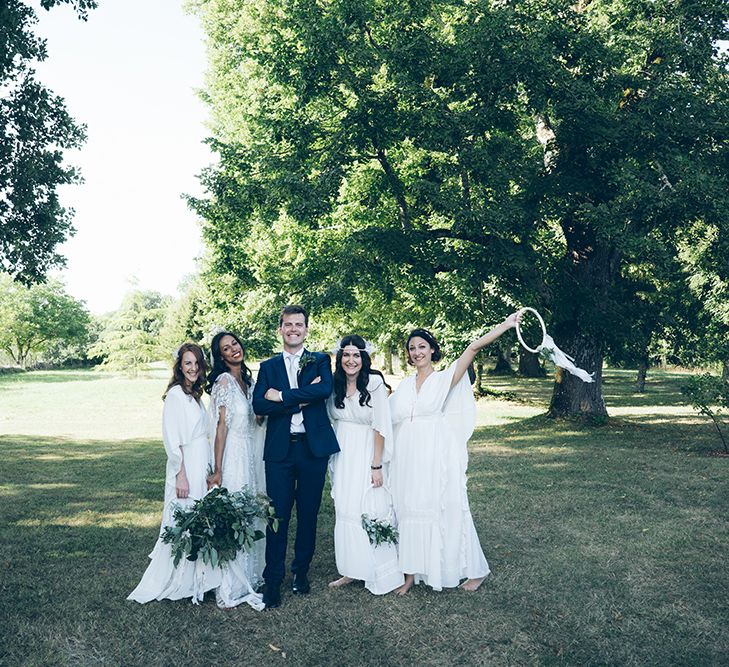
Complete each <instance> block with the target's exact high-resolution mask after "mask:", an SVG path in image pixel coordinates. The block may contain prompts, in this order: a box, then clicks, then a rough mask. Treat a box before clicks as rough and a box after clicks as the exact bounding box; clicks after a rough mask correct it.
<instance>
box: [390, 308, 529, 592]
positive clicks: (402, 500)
mask: <svg viewBox="0 0 729 667" xmlns="http://www.w3.org/2000/svg"><path fill="white" fill-rule="evenodd" d="M520 317H521V316H520V314H518V313H513V314H512V315H510V316H509V317H508V318H507V319H506V320H505V321H504V322H502V323H501V324H499V325H498V326H496V327H495V328H494V329H492V330H491V331H489V332H488V333H487V334H486V335H485V336H482V337H481V338H479V339H478V340H476V341H474V342H473V343H471V344H470V345H469V346H468V347H467V348H466V349H465V351H464V352H463V354H461V356H460V357H459V358H458V359H457V360H456V361H455V362H454V363H453V364H451V365H450V366H449V367H448V368H447V369H445V370H442V371H436V370H435V369H434V368H433V363H435V362H437V361H440V359H441V351H440V346H439V345H438V342H437V341H436V340H435V338H434V337H433V335H432V334H431V333H430V332H429V331H427V330H425V329H415V330H414V331H412V332H411V334H410V336H409V337H408V340H407V343H406V345H405V349H406V351H407V354H408V363H409V364H411V365H413V366H415V369H416V374H415V375H412V376H410V377H408V378H405V380H403V381H402V382H401V383H400V385H399V386H398V388H397V390H396V391H395V393H394V394H393V395H392V396H391V398H390V408H391V410H392V420H393V424H394V426H395V447H394V453H393V459H392V466H391V467H392V470H391V480H392V489H393V493H394V498H395V511H396V514H397V519H398V530H399V531H400V542H399V555H400V567H401V569H402V571H403V572H404V573H405V583H404V584H403V585H402V586H401V587H400V588H399V589H398V591H397V592H398V594H399V595H404V594H405V593H407V592H408V591H409V590H410V588H411V587H412V585H413V584H414V583H418V582H420V581H423V582H424V583H425V584H427V585H428V586H430V587H432V588H433V589H434V590H437V591H439V590H441V589H442V588H452V587H455V586H458V585H459V584H460V586H461V588H463V589H465V590H469V591H475V590H477V589H478V587H479V586H480V585H481V583H482V582H483V580H484V579H485V578H486V576H487V575H488V574H489V571H490V570H489V566H488V563H487V562H486V558H485V556H484V554H483V550H482V549H481V545H480V543H479V540H478V535H477V534H476V528H475V526H474V524H473V518H472V517H471V510H470V508H469V505H468V493H467V490H466V468H467V466H468V450H467V443H468V439H469V438H470V437H471V434H472V433H473V429H474V427H475V424H476V404H475V400H474V397H473V391H472V388H471V384H470V382H469V380H468V377H467V374H466V371H467V370H468V367H469V366H470V364H471V363H472V362H473V359H474V358H475V356H476V354H477V353H478V352H479V350H481V349H482V348H484V347H485V346H486V345H488V344H489V343H491V342H493V341H494V340H496V339H497V338H498V337H499V336H501V334H503V333H504V332H506V331H508V330H509V329H511V328H512V327H514V326H516V323H517V321H518V320H519V319H520ZM464 579H465V581H463V580H464ZM462 581H463V583H461V582H462Z"/></svg>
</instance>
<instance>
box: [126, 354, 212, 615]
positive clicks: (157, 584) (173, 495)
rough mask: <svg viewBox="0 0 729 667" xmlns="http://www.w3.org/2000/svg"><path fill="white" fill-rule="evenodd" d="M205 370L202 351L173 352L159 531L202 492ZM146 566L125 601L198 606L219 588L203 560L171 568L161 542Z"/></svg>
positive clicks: (205, 448)
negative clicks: (177, 508) (183, 600)
mask: <svg viewBox="0 0 729 667" xmlns="http://www.w3.org/2000/svg"><path fill="white" fill-rule="evenodd" d="M206 372H207V366H206V364H205V357H204V355H203V351H202V350H201V349H200V347H199V346H197V345H194V344H193V343H185V344H184V345H183V346H182V347H180V349H179V350H178V351H177V354H176V358H175V364H174V366H173V369H172V379H171V380H170V382H169V384H168V385H167V389H166V391H165V393H164V395H163V396H162V398H163V399H164V408H163V411H162V439H163V441H164V446H165V451H166V452H167V473H166V476H165V497H164V509H163V511H162V528H164V527H165V526H172V525H174V517H173V512H174V508H175V505H182V506H183V507H189V506H191V505H192V504H193V503H194V502H195V500H199V499H200V498H202V497H203V496H204V495H205V493H206V492H207V488H208V487H207V484H206V476H207V470H208V462H209V460H210V445H209V442H208V416H207V412H206V410H205V406H204V405H203V404H202V400H201V399H202V393H203V385H204V384H205V374H206ZM149 557H150V559H151V563H150V564H149V567H147V570H146V572H145V573H144V576H143V577H142V580H141V581H140V582H139V585H138V586H137V587H136V588H135V589H134V590H133V591H132V592H131V594H130V595H129V597H128V598H127V599H128V600H135V601H136V602H141V603H144V602H149V601H150V600H164V599H168V600H179V599H181V598H189V597H191V598H192V601H193V603H199V602H201V601H202V599H203V596H204V595H205V592H206V591H208V590H211V589H213V588H216V587H217V586H218V585H219V584H220V571H219V570H217V569H213V568H211V567H209V566H207V565H205V563H203V562H202V560H198V561H194V562H193V561H189V560H187V559H185V558H183V559H182V560H181V561H180V562H179V563H178V565H177V567H175V565H174V562H173V558H172V547H171V546H170V545H169V544H165V543H164V542H162V540H161V539H158V540H157V543H156V544H155V547H154V550H153V551H152V553H151V554H149Z"/></svg>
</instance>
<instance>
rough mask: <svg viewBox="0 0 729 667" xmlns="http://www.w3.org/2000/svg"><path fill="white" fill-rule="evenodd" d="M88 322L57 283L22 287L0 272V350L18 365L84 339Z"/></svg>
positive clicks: (83, 309)
mask: <svg viewBox="0 0 729 667" xmlns="http://www.w3.org/2000/svg"><path fill="white" fill-rule="evenodd" d="M90 324H91V318H90V316H89V313H88V311H87V310H86V306H85V305H84V304H83V302H81V301H78V300H76V299H74V298H73V297H71V296H69V295H68V294H66V290H65V288H64V286H63V285H62V284H61V283H60V282H58V281H49V282H47V283H41V284H38V285H32V286H30V287H26V286H24V285H21V284H19V283H17V282H15V281H13V279H12V278H11V277H10V276H8V275H7V274H0V349H2V350H3V351H5V352H6V353H7V354H8V355H9V356H10V357H11V358H12V360H13V361H14V362H15V363H16V364H18V365H19V366H23V367H25V366H26V364H27V363H28V361H29V360H30V358H31V355H38V354H44V353H47V352H49V351H51V350H54V349H56V348H58V347H59V346H66V347H68V346H73V345H75V344H76V345H77V344H81V343H84V342H86V340H87V339H88V333H89V327H90Z"/></svg>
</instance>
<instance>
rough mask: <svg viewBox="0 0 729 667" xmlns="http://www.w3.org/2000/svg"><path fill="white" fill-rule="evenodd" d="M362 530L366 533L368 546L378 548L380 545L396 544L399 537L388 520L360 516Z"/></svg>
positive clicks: (365, 515)
mask: <svg viewBox="0 0 729 667" xmlns="http://www.w3.org/2000/svg"><path fill="white" fill-rule="evenodd" d="M362 528H364V530H365V532H366V533H367V538H368V539H369V541H370V544H373V545H374V546H376V547H379V546H380V545H381V544H397V542H398V540H399V538H400V536H399V535H398V532H397V528H395V526H394V525H392V523H391V522H390V521H389V520H388V519H378V518H376V517H374V518H370V516H369V515H368V514H363V515H362Z"/></svg>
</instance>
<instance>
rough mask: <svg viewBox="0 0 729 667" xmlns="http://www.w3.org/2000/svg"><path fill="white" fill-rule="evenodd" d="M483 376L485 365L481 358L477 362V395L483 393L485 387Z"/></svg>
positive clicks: (475, 390)
mask: <svg viewBox="0 0 729 667" xmlns="http://www.w3.org/2000/svg"><path fill="white" fill-rule="evenodd" d="M483 376H484V366H483V359H481V358H480V355H479V360H478V361H477V362H476V384H475V386H474V388H473V390H474V392H475V393H476V395H477V396H480V395H481V388H482V387H483Z"/></svg>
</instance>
